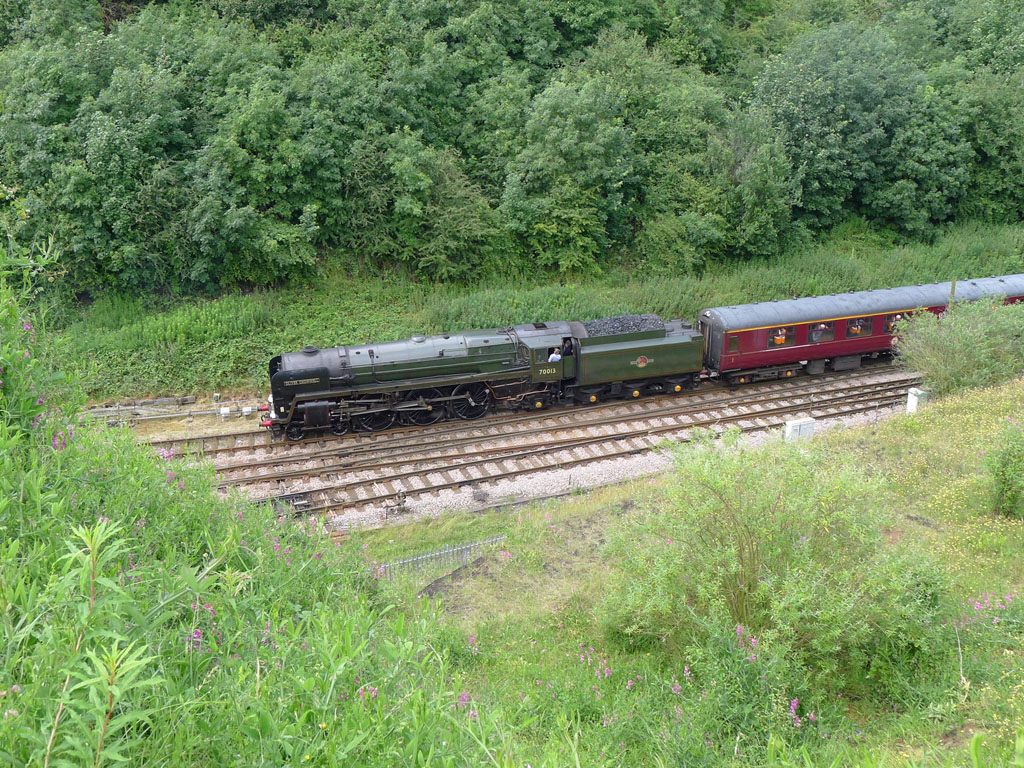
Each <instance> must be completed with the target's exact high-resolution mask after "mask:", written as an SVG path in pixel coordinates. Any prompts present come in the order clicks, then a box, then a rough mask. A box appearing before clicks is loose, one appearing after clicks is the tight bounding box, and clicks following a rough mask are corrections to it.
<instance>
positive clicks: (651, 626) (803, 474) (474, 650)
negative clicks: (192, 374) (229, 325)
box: [0, 263, 1024, 768]
mask: <svg viewBox="0 0 1024 768" xmlns="http://www.w3.org/2000/svg"><path fill="white" fill-rule="evenodd" d="M0 266H3V267H6V266H7V264H6V263H5V264H3V265H0ZM19 284H21V283H19V282H17V281H15V282H13V283H8V282H5V278H0V306H3V307H4V312H3V313H0V362H2V365H0V367H2V369H3V385H2V386H0V470H2V471H0V542H2V545H0V573H2V576H3V577H2V578H0V700H2V704H0V713H2V714H0V758H2V759H3V761H4V762H9V763H12V764H16V765H20V764H26V765H40V764H41V765H47V764H49V765H54V766H57V765H82V764H91V765H94V766H100V765H110V764H112V763H114V762H119V761H121V759H122V758H123V759H124V761H125V762H127V764H129V765H140V766H141V765H198V764H211V765H232V766H234V765H237V766H243V765H244V766H251V765H259V764H265V765H304V764H312V765H324V766H335V765H337V766H343V765H344V766H350V765H361V766H362V765H365V766H393V765H416V766H424V768H426V767H427V766H437V767H439V768H455V766H462V765H494V766H496V767H497V768H511V766H521V765H524V764H526V763H530V764H531V765H533V766H535V767H536V768H541V767H543V768H555V766H559V767H561V766H565V765H594V766H607V768H611V766H620V765H679V764H686V765H709V766H710V765H715V766H720V765H729V764H734V765H763V764H768V765H776V766H780V767H781V766H786V767H787V768H790V767H791V766H792V767H795V766H796V765H801V766H804V768H806V766H809V765H810V766H814V765H818V766H825V765H829V766H832V768H835V767H836V766H840V765H841V766H847V765H851V766H859V768H867V766H878V765H885V764H896V765H899V764H906V765H920V764H926V765H946V764H947V763H946V761H945V754H946V753H952V754H953V755H954V756H955V758H956V760H957V761H958V762H960V763H961V764H962V763H964V762H965V760H964V753H965V750H966V749H967V747H966V742H967V740H968V738H969V737H970V736H971V734H972V733H979V734H983V735H982V736H976V738H975V739H973V740H972V744H974V745H976V746H978V748H979V754H978V755H977V756H976V757H977V759H976V760H974V759H973V758H974V756H972V760H973V762H974V765H975V766H977V768H983V767H984V768H989V766H995V765H1004V764H1006V763H1007V762H1008V760H1010V759H1013V760H1014V763H1013V765H1015V766H1021V765H1024V734H1022V735H1021V737H1020V742H1019V748H1018V750H1017V752H1018V754H1017V755H1016V757H1014V758H1011V753H1012V750H1013V747H1012V746H1011V744H1010V739H1011V735H1012V733H1013V731H1014V729H1015V728H1016V727H1017V726H1018V724H1019V723H1020V722H1021V720H1022V719H1024V655H1022V653H1021V645H1022V643H1021V641H1022V639H1024V612H1022V607H1024V603H1022V602H1021V600H1020V596H1019V594H1018V590H1019V589H1020V587H1021V584H1022V582H1024V566H1022V560H1021V558H1020V551H1021V546H1022V544H1024V528H1022V523H1021V518H1022V517H1024V510H1022V509H1021V505H1022V503H1024V487H1022V486H1024V483H1022V482H1021V479H1022V478H1024V435H1022V434H1021V428H1020V424H1019V422H1020V414H1021V412H1022V410H1024V387H1022V385H1021V383H1020V382H1019V381H1018V382H1017V383H1015V384H1012V385H1008V386H1005V387H1003V388H1002V389H999V390H993V391H990V392H983V393H979V394H974V395H970V396H961V397H959V398H956V399H953V400H949V401H947V402H943V403H940V404H937V405H936V406H935V407H934V408H932V409H929V410H928V411H926V412H924V413H923V414H921V415H919V416H917V417H914V418H905V419H899V420H895V421H893V422H890V423H887V424H884V425H881V426H879V427H877V428H876V429H874V430H873V431H872V430H858V431H850V432H847V433H842V434H838V435H833V436H830V437H828V438H826V439H824V440H819V441H815V442H814V443H811V444H806V445H801V446H790V447H785V446H780V447H777V448H774V449H763V450H759V451H745V450H742V449H741V448H739V447H737V446H735V445H733V446H730V445H729V443H728V441H726V443H725V444H724V446H723V447H721V448H715V447H712V446H705V447H704V449H702V450H694V451H687V452H684V453H682V454H681V455H680V457H679V470H678V472H676V473H675V474H673V475H669V476H667V477H665V478H664V479H661V480H657V481H654V482H653V483H650V482H649V483H647V484H635V485H633V486H626V487H624V488H622V489H617V490H605V491H603V492H601V493H599V494H595V495H593V496H590V497H588V498H587V499H579V500H574V501H572V502H570V503H563V504H559V505H550V506H547V507H544V506H535V507H532V508H525V509H523V510H522V513H521V514H514V515H509V514H505V515H503V516H497V515H484V516H474V517H469V516H461V517H458V516H457V517H452V518H450V519H449V520H447V521H446V522H444V523H443V524H441V525H439V526H428V527H426V528H425V529H424V528H420V527H410V528H407V529H392V530H390V531H388V532H386V533H383V534H378V535H369V534H367V535H366V536H365V537H362V538H361V539H358V540H355V541H353V542H351V543H350V544H349V545H347V546H343V547H334V546H332V543H331V542H330V541H329V539H327V537H326V536H325V535H324V532H323V530H322V529H321V527H320V526H319V525H317V524H316V522H315V521H313V522H312V523H309V522H303V523H301V524H299V525H295V524H294V523H293V521H292V520H291V519H289V518H285V517H277V516H275V514H274V512H273V511H271V510H268V509H258V508H254V507H252V506H251V505H248V504H246V503H245V502H244V501H242V500H240V499H229V500H218V499H217V498H216V495H215V487H216V485H215V480H214V478H213V476H212V473H211V471H210V469H209V468H208V467H205V466H190V465H188V464H187V463H183V462H180V461H176V460H174V459H171V458H169V457H166V456H165V457H159V456H156V455H153V454H152V453H150V452H147V451H145V450H144V449H142V448H140V447H139V446H137V445H136V444H135V443H134V440H133V439H132V437H131V436H130V435H129V434H127V433H124V432H117V431H114V430H107V429H105V428H102V427H97V426H92V425H82V424H80V422H79V421H78V420H77V418H76V417H75V407H74V404H75V397H74V396H73V393H72V394H68V393H67V392H64V393H60V392H59V391H58V390H56V389H54V387H56V386H58V385H59V383H58V382H55V381H54V380H53V378H52V372H53V367H54V366H53V364H52V362H51V361H52V352H51V351H50V350H47V349H46V348H45V341H44V338H40V339H38V340H37V338H36V325H37V323H36V321H35V320H34V319H33V318H32V317H31V316H30V315H28V314H26V313H24V312H23V311H21V309H20V307H24V306H25V305H26V303H29V295H30V293H31V291H30V287H25V288H22V289H21V291H20V293H19V291H18V290H15V288H13V287H12V285H13V286H17V285H19ZM26 285H27V284H26ZM972 306H973V307H974V308H973V309H971V310H970V311H968V312H967V313H966V314H965V315H964V316H963V317H965V318H966V319H967V321H969V320H970V319H971V318H972V317H974V316H975V315H976V314H977V313H979V312H982V311H994V310H988V308H987V307H985V306H982V305H980V304H976V305H972ZM1000 311H1001V312H1002V311H1005V312H1007V313H1008V314H1009V313H1011V312H1012V311H1018V312H1019V311H1020V309H1019V308H1018V309H1016V310H1011V309H1004V310H1000ZM957 316H958V313H957V312H953V313H950V315H949V317H952V318H956V317H957ZM999 327H1000V328H1002V329H1003V330H1005V331H1006V332H1007V333H1008V334H1009V336H1010V337H1011V338H1012V339H1015V340H1016V341H1018V342H1019V341H1020V334H1019V330H1020V328H1021V327H1022V324H1021V323H1017V324H1016V325H1010V324H1002V325H1000V326H999ZM959 338H960V337H959V336H958V335H957V334H950V336H949V338H948V339H946V341H947V342H948V343H956V342H958V340H959ZM1006 341H1007V342H1009V341H1010V339H1007V340H1006ZM1005 346H1007V344H1003V345H1002V347H1005ZM1002 347H1001V348H1002ZM1021 360H1024V349H1020V350H1018V352H1017V357H1016V365H1015V369H1016V370H1020V361H1021ZM994 507H998V508H1000V509H1001V510H1003V512H1002V514H996V513H995V512H994V511H993V508H994ZM548 516H550V519H548ZM498 529H505V530H508V532H509V538H508V540H507V541H506V542H505V543H504V544H503V548H502V550H501V553H497V552H496V553H494V554H493V555H491V556H489V557H488V558H487V559H486V560H485V561H484V562H483V563H482V565H481V566H480V567H479V568H478V569H477V570H475V571H474V572H472V573H471V574H470V575H469V577H468V578H465V579H460V580H459V581H458V582H457V583H456V584H455V586H454V587H453V588H452V589H451V590H450V591H449V593H448V595H447V596H446V598H445V600H446V602H445V608H444V610H445V613H444V614H439V613H438V611H437V610H436V608H434V607H430V606H427V605H426V604H424V603H423V602H422V601H420V600H419V599H417V598H415V596H414V589H415V586H414V585H404V586H400V587H397V588H394V589H390V590H389V589H388V588H384V587H382V585H381V584H380V583H379V582H376V581H374V580H373V578H372V573H373V571H372V569H371V565H372V561H373V560H374V559H377V560H383V559H385V558H389V557H391V556H392V555H396V554H404V553H405V552H406V551H408V550H410V549H412V550H418V549H421V548H423V547H426V546H428V545H431V544H435V543H438V542H439V541H441V540H445V541H452V540H456V541H458V540H461V539H465V538H475V537H476V536H477V535H480V534H482V533H484V532H486V531H489V530H498ZM398 541H401V542H402V543H403V544H404V546H403V547H401V548H399V547H396V546H394V544H395V543H396V542H398ZM361 558H362V560H361ZM367 561H369V562H367ZM981 742H984V743H983V744H981ZM804 750H806V753H804Z"/></svg>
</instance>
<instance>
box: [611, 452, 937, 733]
mask: <svg viewBox="0 0 1024 768" xmlns="http://www.w3.org/2000/svg"><path fill="white" fill-rule="evenodd" d="M764 451H767V452H768V455H767V456H764V455H761V454H758V455H757V456H755V455H754V454H752V453H751V452H750V451H749V450H746V449H743V448H740V447H735V446H734V447H722V448H715V447H712V446H707V447H704V448H702V449H687V450H683V451H682V452H681V453H680V456H679V459H678V466H677V473H678V478H679V479H678V481H677V482H676V483H675V484H674V485H673V489H672V491H671V493H670V499H671V503H670V506H668V507H666V508H664V509H658V510H653V511H650V512H648V513H646V514H643V515H639V516H638V517H637V518H636V519H635V520H634V521H633V524H632V525H631V526H629V527H628V528H627V529H626V530H625V531H624V532H623V534H622V535H621V536H620V537H619V538H618V539H617V540H616V542H615V543H614V545H613V546H614V549H613V551H614V552H615V553H616V555H618V556H619V557H621V558H622V560H623V562H622V568H621V573H622V578H621V580H620V581H619V582H618V583H617V586H616V588H615V589H613V590H612V591H611V592H610V593H609V595H608V599H607V601H606V603H605V605H604V621H605V626H606V630H607V632H608V634H609V636H610V637H611V638H612V639H614V640H615V641H617V642H618V643H620V644H623V645H625V646H627V647H640V648H652V647H657V648H662V649H664V650H665V652H667V653H670V654H672V655H681V656H685V657H686V658H690V659H697V658H700V659H702V660H703V662H704V664H705V666H708V667H711V668H717V667H719V666H720V665H721V664H722V663H723V662H722V661H721V660H722V659H724V658H728V656H727V655H725V654H723V653H721V652H720V650H719V649H718V647H719V645H720V642H719V641H718V640H716V638H718V637H720V636H721V635H722V634H723V633H724V634H725V635H726V636H730V633H732V635H734V636H733V637H732V645H733V646H735V647H737V648H738V650H739V652H740V656H738V658H741V659H745V660H746V664H747V665H748V667H749V669H750V670H755V669H756V670H758V671H759V673H760V674H767V678H762V677H758V676H757V675H753V674H751V686H753V687H752V688H751V689H749V690H747V689H744V690H743V692H742V694H741V693H740V692H739V691H737V693H736V695H737V697H741V698H742V697H747V698H748V699H752V700H754V701H757V702H758V704H757V705H756V706H758V707H761V708H764V707H769V709H770V708H771V707H770V706H769V703H770V701H771V698H772V697H771V696H769V695H768V692H767V691H765V690H761V686H763V685H769V686H773V685H774V686H777V687H778V689H779V690H785V691H787V692H788V693H787V695H790V697H791V698H799V699H801V700H803V698H804V694H810V693H811V692H812V691H813V692H814V693H813V695H814V696H815V697H821V696H823V695H824V694H825V693H826V692H829V693H831V694H833V695H834V694H844V695H851V694H852V695H857V696H864V697H868V698H873V699H878V700H885V699H897V700H908V699H914V698H915V697H916V698H920V697H921V696H924V697H927V696H928V695H929V693H928V691H929V686H926V685H924V684H923V683H922V681H923V680H924V679H926V678H928V677H929V676H930V675H932V674H933V673H934V671H935V669H936V668H938V667H941V665H942V663H943V660H944V659H947V657H948V655H949V653H950V648H951V647H952V646H951V644H950V638H949V637H947V631H946V630H943V629H942V624H943V621H944V619H945V618H946V617H947V616H948V615H949V613H950V610H951V609H950V606H949V603H948V598H947V594H948V592H949V589H950V586H951V585H950V583H949V580H948V578H947V577H946V576H945V575H944V574H943V572H942V570H941V569H940V568H938V567H936V566H935V565H933V564H932V563H931V561H930V559H929V558H928V557H927V556H925V555H924V554H923V553H920V552H903V551H901V550H890V549H888V548H885V547H883V546H882V536H881V532H880V525H881V523H882V522H883V518H882V517H881V516H880V515H879V513H878V512H876V511H875V510H874V509H872V508H871V507H869V506H867V505H866V504H864V503H863V501H862V500H864V499H866V498H870V497H871V496H872V495H873V491H872V487H873V483H874V481H872V480H871V479H870V478H869V477H868V476H866V475H865V473H864V472H863V471H861V470H860V468H858V467H847V466H836V465H835V463H834V461H833V459H834V457H830V456H828V455H824V454H821V453H816V452H814V451H811V450H804V449H802V448H800V447H793V446H790V445H773V446H771V447H770V448H766V449H762V452H764ZM733 655H734V656H735V655H736V654H733ZM741 666H743V665H741ZM715 679H717V680H719V681H721V680H724V679H729V680H732V681H742V679H743V678H742V677H741V676H738V675H736V674H735V673H734V672H727V671H726V670H724V669H722V670H721V671H720V674H718V675H717V676H715ZM765 681H767V682H765ZM773 681H774V682H773ZM798 693H800V694H801V695H796V694H798ZM776 698H777V695H776ZM819 700H820V699H819ZM773 706H775V708H776V709H777V705H773ZM767 725H768V722H767V721H765V722H764V723H762V728H764V727H767Z"/></svg>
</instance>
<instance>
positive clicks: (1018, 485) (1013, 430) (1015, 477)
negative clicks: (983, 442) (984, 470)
mask: <svg viewBox="0 0 1024 768" xmlns="http://www.w3.org/2000/svg"><path fill="white" fill-rule="evenodd" d="M1008 420H1009V419H1008ZM988 469H989V473H990V475H991V478H992V511H993V512H996V513H997V514H1001V515H1006V516H1007V517H1017V518H1024V429H1022V428H1021V427H1020V425H1018V424H1014V423H1012V422H1011V423H1010V424H1008V425H1007V426H1006V428H1005V429H1004V430H1003V434H1002V436H1001V438H1000V441H999V444H998V445H997V447H996V448H994V449H993V451H992V453H991V454H990V456H989V459H988Z"/></svg>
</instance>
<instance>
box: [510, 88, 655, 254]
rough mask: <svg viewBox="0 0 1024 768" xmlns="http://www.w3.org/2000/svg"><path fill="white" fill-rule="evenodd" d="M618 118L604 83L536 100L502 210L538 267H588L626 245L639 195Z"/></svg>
mask: <svg viewBox="0 0 1024 768" xmlns="http://www.w3.org/2000/svg"><path fill="white" fill-rule="evenodd" d="M621 112H622V104H621V98H620V96H619V94H618V92H617V89H614V88H612V87H611V86H610V85H609V84H608V83H607V82H604V81H603V80H601V79H588V80H585V81H584V82H581V83H566V82H555V83H552V84H551V85H550V86H548V87H547V88H546V89H545V90H544V91H543V92H542V93H541V94H539V95H538V96H537V98H536V99H535V100H534V103H533V106H532V108H531V112H530V118H529V120H528V121H527V123H526V144H525V146H524V147H523V149H522V150H521V151H520V152H519V153H518V154H517V155H516V157H515V159H514V160H513V161H512V163H511V164H510V165H509V176H508V181H507V184H506V187H505V193H504V196H503V198H502V203H501V208H502V212H503V213H504V215H505V216H506V220H507V222H508V226H509V228H510V229H511V231H512V232H513V233H514V234H515V235H516V237H517V238H518V240H519V242H520V247H521V248H522V249H523V252H524V253H525V254H526V255H528V256H529V257H531V258H534V259H536V261H537V262H538V263H540V264H543V265H556V266H558V267H559V268H560V269H575V268H578V267H587V266H592V265H594V264H596V262H597V260H598V256H599V254H600V252H601V251H602V250H603V249H605V248H607V247H609V246H611V245H613V244H615V243H623V242H625V241H626V240H627V238H628V237H629V233H630V220H631V215H630V214H631V206H632V205H633V203H634V201H635V199H636V196H637V194H638V191H639V187H638V178H637V175H636V164H637V156H636V150H635V148H634V147H633V145H632V142H631V141H630V136H629V132H628V131H627V130H626V129H625V128H624V127H623V125H622V118H621Z"/></svg>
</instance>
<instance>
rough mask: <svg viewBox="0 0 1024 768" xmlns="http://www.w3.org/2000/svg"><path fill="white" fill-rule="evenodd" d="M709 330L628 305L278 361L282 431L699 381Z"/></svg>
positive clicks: (468, 412) (387, 422)
mask: <svg viewBox="0 0 1024 768" xmlns="http://www.w3.org/2000/svg"><path fill="white" fill-rule="evenodd" d="M703 346H704V340H703V337H702V336H701V334H700V333H699V332H697V331H695V330H694V329H693V327H692V326H691V325H690V323H688V322H687V321H685V320H668V321H663V320H662V319H661V318H659V317H657V316H656V315H619V316H618V317H615V318H604V319H602V320H596V321H591V322H589V323H579V322H553V323H528V324H525V325H513V326H509V327H506V328H499V329H492V330H478V331H466V332H463V333H458V334H444V335H441V336H420V335H417V336H413V337H412V338H409V339H405V340H402V341H391V342H386V343H383V344H365V345H361V346H341V347H331V348H329V349H319V348H317V347H305V348H303V349H302V350H301V351H299V352H290V353H287V354H283V355H278V356H276V357H274V358H273V359H272V360H271V361H270V371H269V372H270V388H271V397H270V405H269V408H268V410H269V417H268V418H266V419H265V420H264V421H263V422H262V424H263V426H265V427H268V428H269V429H271V431H272V432H273V433H274V434H275V436H280V435H282V434H283V435H284V436H286V437H287V438H289V439H291V440H300V439H302V438H303V437H304V436H306V435H307V434H310V433H318V432H321V431H330V432H332V433H334V434H336V435H343V434H345V433H347V432H349V431H353V430H354V431H378V430H384V429H388V428H390V427H392V426H393V425H394V424H396V423H403V424H419V425H428V424H433V423H435V422H438V421H442V420H444V419H449V418H456V419H477V418H480V417H481V416H483V415H484V414H486V413H488V412H489V411H490V410H492V409H497V408H504V409H531V410H536V409H542V408H547V407H549V406H550V405H552V404H554V403H561V404H571V403H596V402H599V401H601V400H605V399H610V398H634V397H641V396H643V395H647V394H655V393H662V392H682V391H684V390H688V389H692V388H694V387H695V386H696V384H697V380H698V376H699V374H700V371H701V367H702V360H703V358H704V354H703V352H704V350H703Z"/></svg>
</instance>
